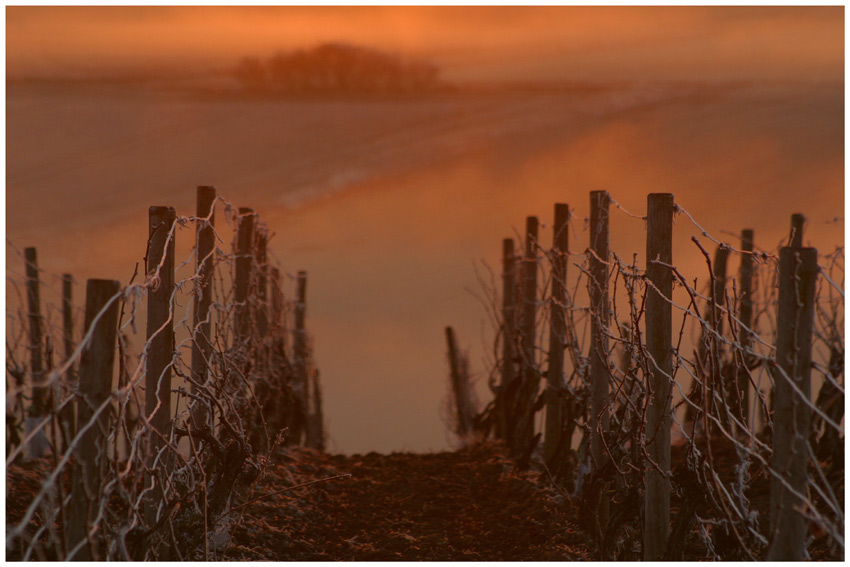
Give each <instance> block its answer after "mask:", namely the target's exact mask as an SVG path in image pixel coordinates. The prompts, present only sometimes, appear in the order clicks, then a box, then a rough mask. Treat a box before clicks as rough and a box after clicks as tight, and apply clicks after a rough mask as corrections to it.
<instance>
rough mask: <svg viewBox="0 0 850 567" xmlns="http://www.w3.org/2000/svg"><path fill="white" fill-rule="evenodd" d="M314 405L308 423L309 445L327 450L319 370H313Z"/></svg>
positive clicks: (319, 449)
mask: <svg viewBox="0 0 850 567" xmlns="http://www.w3.org/2000/svg"><path fill="white" fill-rule="evenodd" d="M310 389H311V390H312V392H313V407H312V411H311V412H310V417H309V423H308V425H307V446H308V447H310V448H311V449H316V450H317V451H324V450H325V421H324V416H323V413H322V386H321V384H319V371H318V370H313V382H312V385H311V388H310Z"/></svg>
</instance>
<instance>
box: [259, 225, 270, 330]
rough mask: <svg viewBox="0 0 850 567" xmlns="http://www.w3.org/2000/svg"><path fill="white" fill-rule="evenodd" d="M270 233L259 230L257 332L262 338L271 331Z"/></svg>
mask: <svg viewBox="0 0 850 567" xmlns="http://www.w3.org/2000/svg"><path fill="white" fill-rule="evenodd" d="M267 242H268V233H267V232H266V231H265V230H262V229H261V230H259V231H258V232H257V333H258V334H259V335H260V338H261V339H262V338H263V337H265V336H266V335H267V334H268V331H269V317H268V304H267V295H268V294H267V292H266V286H267V282H268V269H269V266H268V264H267V263H266V246H267Z"/></svg>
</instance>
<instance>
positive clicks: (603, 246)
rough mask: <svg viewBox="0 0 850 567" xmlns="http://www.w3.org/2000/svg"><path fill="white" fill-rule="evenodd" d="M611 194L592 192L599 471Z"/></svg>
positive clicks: (593, 414)
mask: <svg viewBox="0 0 850 567" xmlns="http://www.w3.org/2000/svg"><path fill="white" fill-rule="evenodd" d="M610 204H611V198H610V197H609V195H608V192H607V191H591V192H590V254H589V257H590V262H589V264H590V278H591V279H590V281H589V282H588V286H589V287H590V395H591V398H590V431H591V434H590V435H591V437H590V452H591V456H592V458H593V464H594V467H595V468H596V469H597V470H598V469H599V468H601V467H602V465H604V464H605V463H606V462H607V460H608V459H607V455H606V454H605V448H604V444H603V441H602V436H603V435H605V434H607V432H608V423H609V417H608V416H609V409H608V404H609V401H610V400H609V393H608V383H609V380H610V377H609V376H608V321H609V314H608V207H609V206H610Z"/></svg>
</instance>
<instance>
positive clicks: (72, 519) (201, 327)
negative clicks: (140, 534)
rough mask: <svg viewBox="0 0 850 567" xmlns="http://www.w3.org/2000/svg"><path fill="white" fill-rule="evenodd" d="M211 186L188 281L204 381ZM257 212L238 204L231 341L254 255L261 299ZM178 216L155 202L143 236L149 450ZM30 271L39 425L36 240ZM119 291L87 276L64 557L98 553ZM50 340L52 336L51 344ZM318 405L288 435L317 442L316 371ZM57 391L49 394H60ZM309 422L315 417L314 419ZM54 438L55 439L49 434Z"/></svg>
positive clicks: (301, 339)
mask: <svg viewBox="0 0 850 567" xmlns="http://www.w3.org/2000/svg"><path fill="white" fill-rule="evenodd" d="M215 200H216V191H215V189H214V188H213V187H205V186H202V187H198V189H197V217H198V223H197V274H198V282H197V284H196V289H195V290H194V313H193V324H194V332H193V338H194V340H193V343H192V344H193V346H192V374H193V378H194V380H195V381H196V382H198V383H204V382H205V381H206V376H207V361H208V360H209V359H210V355H211V352H212V343H211V341H210V307H211V303H212V294H211V292H210V289H209V284H210V282H211V280H212V276H213V266H214V248H215V242H214V239H215V232H214V225H215V219H214V203H215ZM255 216H256V215H255V214H254V212H253V210H252V209H249V208H240V209H239V225H238V235H237V257H236V273H235V281H234V300H235V302H236V304H237V316H236V321H235V335H236V337H237V341H243V340H246V338H247V337H248V336H249V334H250V320H249V316H248V309H247V302H248V293H249V282H250V276H251V271H252V268H253V266H254V263H255V262H256V263H257V264H258V265H259V266H260V270H259V274H260V275H259V277H258V281H257V284H258V287H259V298H258V299H259V300H260V301H261V302H263V303H264V302H265V299H266V292H265V285H266V271H265V269H266V266H265V262H266V257H265V256H266V254H265V252H266V251H265V239H264V238H263V237H262V236H261V237H260V238H259V239H258V240H257V241H258V246H257V248H256V249H254V217H255ZM175 220H176V214H175V210H174V208H172V207H161V206H154V207H150V210H149V240H148V249H147V258H146V260H147V269H146V273H147V275H148V277H149V278H151V279H150V281H151V283H152V285H151V288H150V291H149V293H148V301H147V329H146V330H147V333H146V336H147V342H146V344H147V347H146V357H147V358H146V373H145V389H146V394H145V412H146V415H147V416H148V419H149V420H150V423H151V426H152V428H153V429H154V432H153V435H152V443H151V458H152V459H153V458H155V456H156V454H157V453H158V452H159V450H160V449H161V448H162V446H163V444H164V443H165V440H166V439H167V438H168V437H169V435H170V431H171V420H172V412H171V366H172V362H173V359H174V327H173V324H174V312H173V303H172V294H173V292H174V286H175V277H174V265H175V262H174V240H175V231H174V230H173V227H174V223H175ZM25 261H26V276H27V309H28V323H29V342H30V344H29V350H30V368H31V376H32V404H31V406H30V408H29V411H28V416H29V418H30V419H29V423H30V424H31V425H32V426H33V427H35V426H36V425H37V424H38V423H40V422H42V421H44V420H45V419H46V418H47V417H48V415H49V413H50V410H51V408H50V407H48V406H49V405H50V404H49V403H48V402H49V398H48V392H49V389H48V387H47V386H46V385H45V384H44V378H45V377H46V374H47V370H49V369H45V365H44V361H43V357H42V352H43V349H44V345H45V340H46V339H45V333H44V328H43V318H42V316H41V305H40V296H39V288H40V281H39V269H38V261H37V254H36V249H35V248H26V249H25ZM280 280H281V278H280V272H279V271H278V270H277V269H275V268H272V269H271V283H272V298H271V311H272V313H271V317H272V320H273V322H272V324H273V325H278V324H279V322H280V320H281V317H282V308H283V302H282V295H281V292H280V289H279V286H280ZM306 285H307V275H306V272H303V271H302V272H299V273H298V281H297V301H296V304H295V332H294V351H295V352H294V358H295V372H296V380H297V382H298V384H296V390H297V394H298V398H299V399H298V402H299V404H301V408H303V410H304V414H305V415H304V417H305V418H306V417H307V416H306V413H307V411H306V408H307V407H308V405H307V404H308V400H307V393H308V389H309V388H308V382H307V380H308V376H307V372H308V364H307V361H308V358H309V352H308V350H309V344H308V341H307V333H306V330H305V319H306ZM71 294H72V277H71V275H70V274H64V275H63V277H62V314H63V317H62V320H63V335H64V350H65V358H66V360H68V359H70V358H71V357H72V355H73V352H74V349H75V345H74V339H73V337H74V329H73V319H74V318H73V311H72V305H73V304H72V296H71ZM120 299H121V286H120V283H119V282H118V281H115V280H100V279H90V280H88V281H87V283H86V299H85V325H84V331H83V335H84V336H85V335H87V334H90V335H91V336H90V338H89V340H88V341H87V342H86V344H85V345H84V346H83V349H82V353H81V356H80V365H79V371H78V375H79V378H78V383H77V391H78V397H77V400H76V418H75V416H74V409H73V406H72V405H71V404H65V408H64V409H63V411H61V412H60V413H59V415H58V418H59V423H60V430H61V434H62V438H63V445H64V446H65V447H66V448H67V447H69V445H70V444H71V443H72V440H74V438H75V436H76V434H77V433H79V436H80V438H79V440H77V443H76V449H75V457H76V458H75V461H74V465H73V472H72V494H71V506H70V510H69V512H68V514H69V515H68V516H67V517H66V518H65V534H66V535H65V540H66V556H67V557H69V558H70V557H74V558H75V559H79V560H91V559H97V550H96V549H95V548H94V547H93V546H89V545H87V542H88V539H89V538H88V535H87V532H88V530H89V529H90V528H91V526H92V522H93V521H94V520H95V518H94V513H95V510H94V509H93V508H92V506H93V505H95V504H96V503H99V500H100V498H99V494H100V492H101V490H102V488H101V485H100V482H101V481H100V479H101V478H102V474H103V470H104V468H105V466H106V438H107V432H108V431H109V409H108V405H109V401H110V396H111V393H112V379H113V368H114V359H115V346H116V336H117V327H118V312H119V303H120ZM266 317H267V316H266V313H265V312H264V310H262V309H261V310H259V314H258V318H257V319H258V320H257V330H258V332H259V333H260V335H261V336H262V335H264V334H266V333H267V332H268V321H267V319H266ZM50 348H51V347H50V346H49V345H48V347H47V349H48V352H50V351H49V349H50ZM313 379H314V383H313V389H314V398H315V399H314V400H313V403H314V404H319V406H317V407H315V408H314V411H315V412H317V413H318V414H319V417H318V421H319V423H318V424H317V423H306V419H305V420H304V421H305V422H302V423H300V426H299V427H298V430H297V431H290V432H289V435H291V436H295V438H296V439H300V438H301V436H302V435H306V436H307V439H306V443H307V445H308V446H311V447H314V448H318V449H323V445H324V432H323V430H322V424H321V417H320V414H321V409H320V404H321V395H320V392H319V390H318V384H317V380H318V377H317V376H314V377H313ZM66 380H67V381H68V383H69V384H70V385H71V387H72V388H73V382H74V371H73V367H71V369H69V371H68V372H67V375H66ZM17 386H18V388H17V396H18V400H17V402H18V406H19V407H23V386H24V384H23V383H20V384H18V385H17ZM58 401H59V400H53V403H54V404H55V403H57V402H58ZM192 420H193V427H195V428H198V429H200V428H202V427H205V426H209V425H210V424H211V423H212V416H210V415H207V412H206V410H205V409H204V408H202V407H200V406H199V408H198V409H197V410H196V413H195V414H194V415H193V416H192ZM314 421H315V420H314ZM54 442H55V441H54ZM27 449H28V451H27V453H28V455H29V456H30V457H33V458H39V457H41V456H43V454H44V453H45V451H46V449H47V442H46V436H45V435H44V434H40V435H34V436H31V439H30V442H29V444H28V447H27ZM156 512H157V503H156V501H155V499H150V500H149V501H148V502H146V507H145V516H146V521H147V522H148V523H149V524H150V525H153V524H154V523H155V519H156V517H155V516H156Z"/></svg>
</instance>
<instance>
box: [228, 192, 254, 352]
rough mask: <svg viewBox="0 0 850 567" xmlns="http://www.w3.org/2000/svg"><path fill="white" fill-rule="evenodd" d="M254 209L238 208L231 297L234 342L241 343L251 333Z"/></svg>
mask: <svg viewBox="0 0 850 567" xmlns="http://www.w3.org/2000/svg"><path fill="white" fill-rule="evenodd" d="M254 216H255V215H254V209H250V208H247V207H241V208H240V209H239V228H238V233H237V237H236V276H235V279H236V281H235V282H234V290H233V299H234V301H235V302H236V305H237V307H236V321H235V324H236V328H235V329H234V337H235V340H236V342H238V343H240V344H243V343H244V342H245V341H246V340H247V338H248V336H249V335H250V334H251V310H250V307H249V305H248V290H249V287H250V282H251V265H252V264H253V261H254V254H253V246H254Z"/></svg>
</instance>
